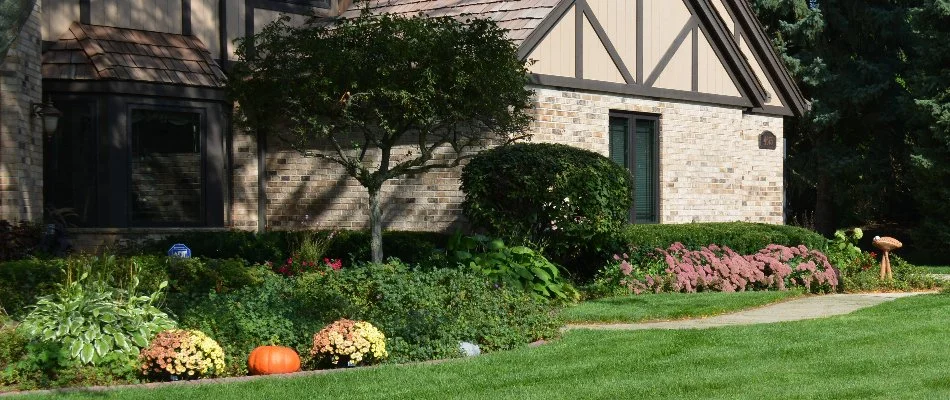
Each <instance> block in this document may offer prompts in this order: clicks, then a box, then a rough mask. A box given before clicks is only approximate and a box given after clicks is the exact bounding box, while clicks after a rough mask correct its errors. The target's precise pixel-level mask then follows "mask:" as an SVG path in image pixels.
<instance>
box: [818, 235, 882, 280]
mask: <svg viewBox="0 0 950 400" xmlns="http://www.w3.org/2000/svg"><path fill="white" fill-rule="evenodd" d="M862 237H864V231H862V230H861V228H854V229H853V230H851V232H850V233H849V232H847V231H845V230H841V229H839V230H837V231H835V236H834V238H832V239H831V240H829V241H828V248H827V250H826V251H825V255H827V256H828V261H829V262H831V265H834V266H835V267H837V268H838V269H840V270H842V272H844V271H848V270H849V269H850V268H854V267H859V268H863V267H864V266H865V265H867V263H866V262H865V261H866V260H865V258H866V257H865V255H866V254H867V253H864V252H863V251H861V248H859V247H858V241H859V240H861V238H862ZM871 261H873V259H872V260H871Z"/></svg>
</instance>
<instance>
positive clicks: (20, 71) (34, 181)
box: [0, 1, 43, 221]
mask: <svg viewBox="0 0 950 400" xmlns="http://www.w3.org/2000/svg"><path fill="white" fill-rule="evenodd" d="M40 6H41V1H37V2H36V7H35V8H34V10H33V14H32V15H31V16H30V18H29V20H27V22H26V24H25V25H24V26H23V29H22V31H21V32H20V35H19V36H18V37H17V40H16V42H15V43H14V44H13V46H11V48H10V50H9V51H8V52H7V56H6V58H4V59H3V60H2V64H0V219H7V220H30V221H38V220H41V219H42V218H43V132H42V122H41V121H40V120H39V119H38V118H34V117H33V116H32V111H31V104H32V103H39V102H41V100H42V90H43V89H42V84H41V75H40V52H41V39H40Z"/></svg>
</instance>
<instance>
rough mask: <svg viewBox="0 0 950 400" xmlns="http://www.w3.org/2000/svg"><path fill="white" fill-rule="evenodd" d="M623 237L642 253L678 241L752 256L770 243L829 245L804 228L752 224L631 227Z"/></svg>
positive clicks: (686, 245) (816, 246) (811, 246)
mask: <svg viewBox="0 0 950 400" xmlns="http://www.w3.org/2000/svg"><path fill="white" fill-rule="evenodd" d="M621 235H622V236H621V238H620V240H622V241H623V243H625V244H627V245H629V246H630V247H631V248H634V249H638V250H642V251H652V250H654V249H665V248H667V247H669V246H670V245H671V244H673V243H677V242H678V243H682V244H683V246H685V247H686V248H688V249H691V250H699V249H700V248H702V247H704V246H709V245H710V244H717V245H719V246H725V247H729V248H731V249H733V250H735V251H736V252H738V253H741V254H752V253H755V252H757V251H759V249H763V248H765V247H766V246H768V245H770V244H777V245H782V246H798V245H804V246H805V247H808V248H810V249H823V248H825V246H826V243H827V242H828V240H827V239H825V237H824V236H822V235H821V234H818V233H816V232H813V231H810V230H807V229H804V228H799V227H794V226H788V225H771V224H762V223H750V222H712V223H692V224H667V225H629V226H627V227H625V228H624V230H623V232H622V233H621Z"/></svg>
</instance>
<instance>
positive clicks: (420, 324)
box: [294, 262, 559, 362]
mask: <svg viewBox="0 0 950 400" xmlns="http://www.w3.org/2000/svg"><path fill="white" fill-rule="evenodd" d="M294 298H295V301H296V302H297V303H298V304H299V306H300V310H299V311H298V313H299V314H300V315H301V318H305V319H308V320H320V321H327V323H328V322H330V321H334V320H336V319H339V318H344V317H345V318H350V319H358V320H365V321H369V322H370V323H372V324H373V325H374V326H376V327H378V328H379V329H380V330H381V331H382V332H383V333H384V334H385V335H386V338H387V342H386V346H387V349H388V351H389V353H390V357H389V362H406V361H419V360H429V359H438V358H447V357H457V356H459V355H460V352H459V342H460V341H470V342H475V343H478V344H479V345H480V346H481V347H482V349H484V350H488V351H491V350H499V349H510V348H512V347H515V346H519V345H523V344H525V343H528V342H531V341H533V340H536V339H540V338H549V337H552V336H554V335H556V334H557V328H558V327H559V322H558V321H557V319H556V318H555V316H554V310H553V308H552V307H551V306H550V305H549V304H548V303H547V302H546V301H544V300H542V299H540V298H537V297H536V296H531V295H529V294H528V293H525V292H524V291H522V290H517V289H514V288H509V287H505V286H498V285H495V284H493V283H492V282H491V281H490V280H487V279H485V277H483V276H481V275H480V274H475V273H472V272H467V271H462V270H457V269H437V270H432V271H419V270H412V269H410V268H408V267H407V266H406V265H404V264H401V263H398V262H390V263H389V264H385V265H377V264H366V265H360V266H356V267H354V268H348V269H344V270H342V271H339V272H337V273H333V274H324V275H321V274H316V273H311V274H307V275H304V276H303V277H302V278H301V279H300V280H299V281H298V282H297V289H296V291H295V296H294Z"/></svg>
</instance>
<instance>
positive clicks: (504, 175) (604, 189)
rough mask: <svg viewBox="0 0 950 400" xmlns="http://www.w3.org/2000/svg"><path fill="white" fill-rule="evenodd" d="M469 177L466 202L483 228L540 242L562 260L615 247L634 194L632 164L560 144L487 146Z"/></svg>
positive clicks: (464, 181) (466, 209)
mask: <svg viewBox="0 0 950 400" xmlns="http://www.w3.org/2000/svg"><path fill="white" fill-rule="evenodd" d="M461 180H462V190H463V191H464V192H465V201H464V202H463V203H462V210H463V211H464V213H465V215H466V216H467V217H468V219H469V221H471V223H472V224H473V225H474V226H475V227H476V228H480V229H484V230H486V231H487V232H488V233H489V234H490V235H491V236H495V237H501V238H504V239H506V240H507V241H509V242H512V243H515V244H521V243H524V242H526V241H527V242H530V243H533V244H535V245H540V246H541V247H543V248H544V249H545V253H546V254H548V255H549V256H550V257H552V258H553V259H555V260H556V261H559V262H562V263H568V262H571V261H574V260H576V259H578V258H580V257H581V256H582V255H583V254H586V253H589V252H591V251H596V250H599V249H603V248H604V247H612V246H613V243H614V242H613V235H614V234H615V233H616V232H618V230H619V229H620V228H621V227H622V226H623V225H624V224H625V223H627V221H628V219H629V212H630V206H631V204H632V201H633V200H632V194H631V193H632V188H633V183H632V178H631V177H630V173H629V172H628V171H627V170H626V169H624V168H623V167H622V166H619V165H617V164H616V163H614V162H613V161H611V160H610V159H608V158H607V157H604V156H602V155H600V154H597V153H594V152H592V151H587V150H583V149H578V148H575V147H571V146H567V145H560V144H548V143H519V144H514V145H510V146H501V147H496V148H493V149H490V150H487V151H483V152H481V153H479V154H478V155H477V156H475V157H474V158H472V160H471V162H470V163H469V164H468V165H466V166H465V168H464V169H463V170H462V177H461ZM611 250H612V249H611Z"/></svg>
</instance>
